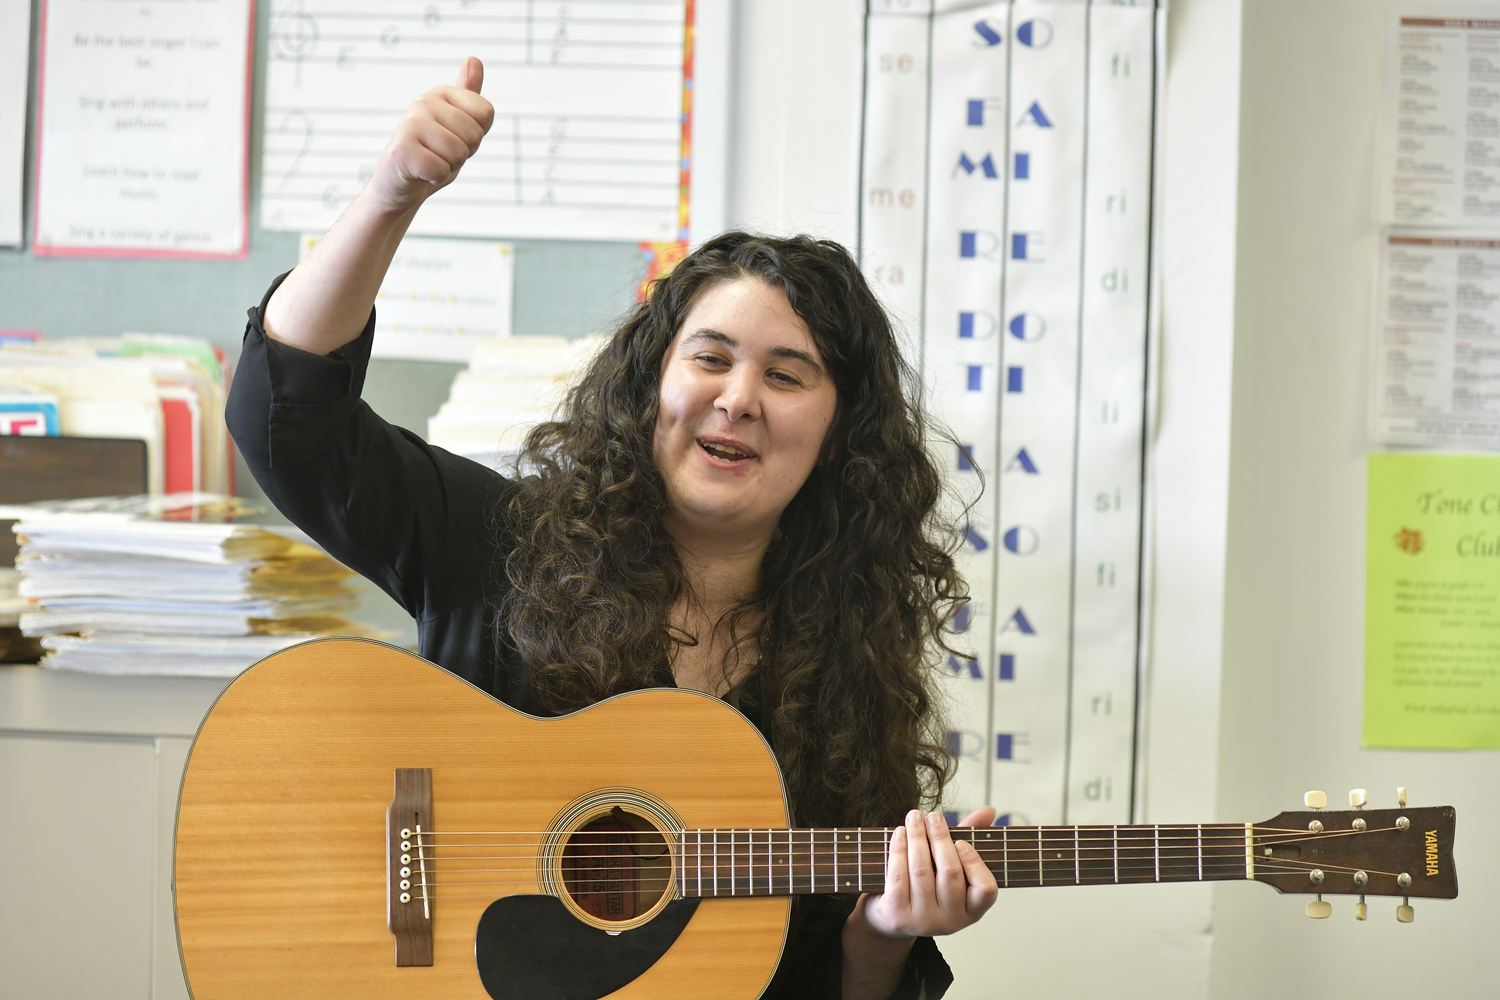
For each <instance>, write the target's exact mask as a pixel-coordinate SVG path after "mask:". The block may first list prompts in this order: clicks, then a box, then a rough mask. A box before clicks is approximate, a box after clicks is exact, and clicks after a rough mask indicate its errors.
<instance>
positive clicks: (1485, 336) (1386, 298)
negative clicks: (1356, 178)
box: [1370, 232, 1500, 448]
mask: <svg viewBox="0 0 1500 1000" xmlns="http://www.w3.org/2000/svg"><path fill="white" fill-rule="evenodd" d="M1380 256H1381V261H1380V265H1381V266H1380V272H1381V276H1380V292H1379V300H1378V303H1377V316H1376V322H1375V337H1374V344H1373V345H1372V346H1373V355H1374V368H1375V371H1374V377H1373V379H1372V397H1371V401H1370V408H1371V410H1370V412H1371V425H1372V426H1371V434H1372V436H1373V437H1374V438H1375V440H1377V441H1381V442H1385V443H1388V444H1404V445H1453V446H1462V447H1470V448H1500V239H1493V240H1491V239H1479V238H1462V237H1456V236H1451V235H1439V234H1434V233H1406V232H1386V233H1385V234H1383V236H1382V238H1381V254H1380Z"/></svg>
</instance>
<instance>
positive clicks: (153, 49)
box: [36, 0, 250, 257]
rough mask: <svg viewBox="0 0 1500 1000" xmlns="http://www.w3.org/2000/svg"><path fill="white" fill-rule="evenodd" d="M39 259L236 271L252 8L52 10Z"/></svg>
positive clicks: (245, 4)
mask: <svg viewBox="0 0 1500 1000" xmlns="http://www.w3.org/2000/svg"><path fill="white" fill-rule="evenodd" d="M44 9H45V11H46V14H45V17H46V24H45V26H44V27H45V38H46V44H45V47H44V49H43V53H42V58H43V65H42V87H41V92H42V94H43V106H42V109H41V114H40V121H41V129H40V132H41V134H40V137H39V142H38V154H37V161H38V169H37V207H36V219H37V221H36V252H37V253H38V254H42V255H48V254H94V253H100V254H111V255H120V254H125V255H133V254H139V255H185V256H210V257H233V256H240V255H242V254H243V253H244V252H245V249H246V230H247V222H248V218H247V215H248V206H247V202H246V198H247V195H248V187H247V183H248V182H247V175H246V172H247V170H248V161H247V155H248V154H247V149H246V145H245V144H246V141H247V133H248V129H247V125H248V120H247V115H248V113H249V108H248V100H247V91H246V88H247V87H248V85H249V77H248V73H247V60H248V58H249V46H250V0H195V2H194V3H190V4H185V3H179V2H172V0H135V2H132V3H96V2H89V0H49V2H48V3H47V4H46V6H45V8H44Z"/></svg>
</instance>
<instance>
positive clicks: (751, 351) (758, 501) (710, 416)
mask: <svg viewBox="0 0 1500 1000" xmlns="http://www.w3.org/2000/svg"><path fill="white" fill-rule="evenodd" d="M837 403H838V394H837V392H836V391H835V390H834V387H833V379H832V377H831V376H830V375H829V372H828V370H827V368H826V367H825V365H824V363H823V357H822V355H821V353H819V351H818V347H817V344H816V343H814V341H813V337H812V334H811V332H809V330H808V329H807V326H806V324H804V323H803V322H802V319H801V317H799V316H798V315H797V314H796V312H795V311H793V309H792V306H791V303H790V302H788V301H787V297H786V293H785V292H784V291H782V290H781V289H780V288H775V287H772V286H771V285H768V284H766V283H765V282H762V281H760V280H758V279H755V278H739V279H733V280H724V281H720V282H719V283H717V284H715V285H712V286H710V287H709V288H707V289H705V290H704V291H703V292H702V293H701V294H700V295H699V296H698V301H697V302H696V303H694V305H693V307H692V309H691V310H690V311H689V312H688V315H687V318H686V319H684V320H683V323H682V328H681V329H679V330H678V331H677V336H676V338H675V339H674V340H673V341H672V345H671V347H669V348H668V349H667V355H666V358H665V359H664V360H663V362H662V379H661V399H660V404H661V406H660V411H659V413H658V416H657V420H656V436H655V441H654V452H655V458H656V467H657V468H658V469H659V470H660V471H661V474H662V477H663V479H664V480H665V481H666V488H667V498H668V500H669V501H670V503H671V505H672V514H673V516H674V517H676V518H678V519H680V520H681V522H682V523H681V525H680V526H681V527H685V528H688V529H689V530H691V531H693V532H695V533H697V532H701V531H715V530H721V531H722V530H743V531H745V532H747V533H748V534H747V536H746V540H750V539H751V538H752V537H753V533H756V532H769V531H770V530H772V529H773V528H774V527H775V525H776V522H777V519H778V518H780V516H781V512H782V511H783V510H785V509H786V506H787V504H788V503H790V502H791V500H792V497H794V496H795V495H796V493H797V491H798V490H799V489H801V488H802V484H803V483H804V482H805V481H806V480H807V477H808V475H809V473H811V472H812V469H813V466H814V465H815V464H817V461H818V456H819V455H820V454H821V453H822V450H823V441H824V438H825V437H826V435H827V434H828V428H829V427H830V425H832V423H833V415H834V410H835V407H836V406H837ZM722 540H723V541H724V542H728V543H731V544H732V543H733V542H734V541H735V539H734V538H732V537H726V538H724V539H722Z"/></svg>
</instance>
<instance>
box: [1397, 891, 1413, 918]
mask: <svg viewBox="0 0 1500 1000" xmlns="http://www.w3.org/2000/svg"><path fill="white" fill-rule="evenodd" d="M1415 917H1416V914H1415V913H1413V912H1412V908H1411V899H1410V897H1407V896H1402V897H1401V905H1400V906H1398V907H1396V920H1397V921H1399V922H1400V923H1403V924H1409V923H1411V922H1412V920H1413V919H1414V918H1415Z"/></svg>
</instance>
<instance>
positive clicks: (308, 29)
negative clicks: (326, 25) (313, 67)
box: [271, 0, 319, 87]
mask: <svg viewBox="0 0 1500 1000" xmlns="http://www.w3.org/2000/svg"><path fill="white" fill-rule="evenodd" d="M318 38H319V31H318V22H317V19H315V18H314V17H313V16H312V15H311V14H309V13H307V10H306V9H305V8H304V7H303V5H302V0H294V2H293V3H292V5H291V6H289V7H288V8H287V9H286V12H285V13H283V14H282V15H281V17H280V18H278V19H277V21H276V27H275V29H273V30H272V32H271V44H272V46H273V48H274V51H275V52H276V58H277V59H286V60H289V61H290V62H294V63H296V64H297V74H296V85H297V86H299V87H300V86H302V63H303V61H304V60H306V59H307V57H308V55H309V54H310V53H311V52H312V50H313V49H315V48H317V45H318Z"/></svg>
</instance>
